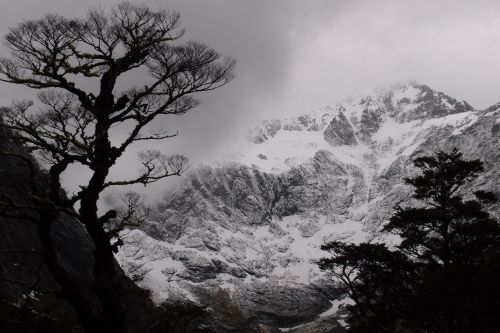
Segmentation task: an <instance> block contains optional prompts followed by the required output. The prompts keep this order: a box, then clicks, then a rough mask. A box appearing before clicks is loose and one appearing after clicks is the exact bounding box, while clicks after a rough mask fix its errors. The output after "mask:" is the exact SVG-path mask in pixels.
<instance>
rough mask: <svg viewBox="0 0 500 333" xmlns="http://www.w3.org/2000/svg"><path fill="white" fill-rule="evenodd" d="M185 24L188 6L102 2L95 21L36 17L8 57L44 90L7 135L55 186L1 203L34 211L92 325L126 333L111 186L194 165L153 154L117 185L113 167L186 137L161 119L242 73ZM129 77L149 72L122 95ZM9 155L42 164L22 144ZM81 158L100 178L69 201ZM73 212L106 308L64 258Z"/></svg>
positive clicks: (53, 260)
mask: <svg viewBox="0 0 500 333" xmlns="http://www.w3.org/2000/svg"><path fill="white" fill-rule="evenodd" d="M179 25H180V15H179V14H178V13H175V12H169V11H166V10H152V9H150V8H148V7H147V6H145V5H136V4H133V3H130V2H123V3H121V4H118V5H117V6H115V7H113V8H112V9H111V10H109V11H104V10H101V9H91V10H90V11H88V13H87V15H86V16H85V17H84V18H66V17H63V16H60V15H47V16H45V17H43V18H41V19H34V20H27V21H24V22H22V23H20V24H18V25H17V26H14V27H12V28H11V29H10V31H9V32H8V33H7V35H6V36H5V44H6V46H7V47H8V48H9V49H10V51H11V55H10V57H2V58H0V80H1V81H3V82H7V83H11V84H17V85H23V86H27V87H29V88H33V89H35V90H37V91H38V96H37V97H38V100H37V102H36V103H33V102H31V101H16V102H14V103H13V105H12V106H11V107H3V108H1V109H0V117H1V121H0V125H1V126H2V128H3V131H2V132H1V133H3V134H6V135H4V137H8V138H9V140H12V141H13V142H16V143H17V144H22V145H23V146H24V147H25V148H26V149H27V150H28V151H30V152H32V153H34V154H36V156H38V157H39V158H40V159H42V160H43V161H44V162H45V163H46V164H47V165H48V168H49V169H48V177H49V181H48V183H47V185H46V186H37V183H36V182H35V181H33V187H32V190H31V191H28V192H27V193H26V198H24V200H23V201H22V202H23V203H29V204H23V205H20V204H19V202H20V201H19V200H17V198H11V197H9V195H8V193H7V192H8V191H2V193H1V195H0V207H1V210H2V212H3V214H9V215H11V216H13V215H15V213H16V212H18V211H19V209H20V208H23V209H27V210H31V211H33V213H31V214H28V215H29V217H30V218H31V219H32V220H33V222H34V223H35V224H36V225H37V228H38V230H39V234H40V239H41V241H42V245H43V253H44V257H45V260H46V262H47V266H48V267H49V269H50V271H51V273H52V275H53V276H54V278H55V279H56V280H57V282H58V283H59V285H60V286H61V288H62V291H63V296H64V297H65V299H66V300H67V301H68V302H69V303H70V304H71V305H72V306H73V307H74V309H75V311H76V313H77V315H78V317H79V319H80V322H81V323H82V326H83V327H84V328H85V329H86V330H87V331H89V332H100V331H106V330H107V331H110V330H112V331H114V332H124V331H125V327H124V325H125V324H124V322H125V321H124V318H123V313H122V311H121V309H122V307H123V304H121V297H120V295H121V283H120V282H119V281H120V280H121V274H122V272H121V270H120V269H117V265H116V262H115V260H114V257H113V252H114V251H116V250H117V247H118V246H119V245H120V244H121V243H120V240H119V238H118V239H117V236H118V234H117V232H116V231H117V229H116V219H117V218H120V217H121V216H120V214H118V213H117V212H116V211H115V210H110V211H108V212H106V213H104V214H100V213H99V212H98V208H97V203H98V201H99V197H100V194H101V192H102V191H103V190H104V189H106V188H109V187H111V186H123V185H132V184H143V185H147V184H149V183H152V182H155V181H158V180H160V179H163V178H166V177H170V176H174V175H180V174H181V173H182V172H183V171H184V170H185V169H186V167H187V165H188V160H187V158H186V157H184V156H182V155H165V154H164V153H162V152H160V151H156V150H146V151H143V152H141V153H139V155H138V159H139V162H140V164H141V165H142V167H141V169H140V170H139V173H138V175H137V176H136V177H133V178H130V179H119V180H110V179H109V178H110V177H109V172H110V169H111V167H112V166H113V165H114V164H115V163H117V161H118V160H119V158H120V157H121V156H122V155H123V154H124V152H125V151H126V150H127V149H128V148H129V147H130V146H131V145H133V144H134V143H137V142H149V141H157V140H164V139H168V138H171V137H173V136H176V135H177V133H176V132H169V131H166V130H165V129H162V128H153V126H152V125H158V123H160V124H161V122H158V121H157V120H158V119H160V118H161V117H165V116H172V115H182V114H184V113H186V112H187V111H189V110H191V109H193V108H194V107H196V106H197V105H198V100H197V99H196V97H195V96H196V95H197V94H199V93H203V92H207V91H211V90H214V89H217V88H219V87H221V86H223V85H225V84H227V83H228V82H230V81H231V80H232V79H233V68H234V64H235V62H234V60H233V59H231V58H229V57H222V56H220V55H219V54H218V53H217V52H216V51H215V50H213V49H212V48H210V47H208V46H206V45H205V44H203V43H199V42H192V41H188V42H182V37H183V35H184V30H182V29H181V28H180V27H179ZM126 74H129V75H134V76H135V77H144V83H143V84H141V85H139V86H135V87H131V88H127V89H124V90H121V89H120V87H122V86H124V84H123V83H124V82H126ZM88 86H91V88H90V89H86V88H85V87H88ZM153 123H154V124H153ZM120 128H121V129H122V131H126V130H129V133H128V134H127V135H126V136H125V137H124V138H122V139H121V141H120V139H119V138H113V137H112V131H114V130H117V129H120ZM2 153H3V154H9V155H11V156H16V157H18V158H23V161H25V162H27V163H32V162H33V161H32V160H30V159H29V158H25V157H23V156H20V154H16V153H15V152H12V151H2ZM72 165H81V166H84V167H86V168H87V169H88V170H90V174H91V175H90V179H89V181H88V182H85V183H82V184H80V189H79V190H78V191H76V193H73V194H70V195H68V196H67V195H65V194H64V191H63V189H62V185H61V176H62V175H63V173H64V172H65V171H66V170H67V169H68V168H69V167H71V166H72ZM16 200H17V201H16ZM129 202H132V203H134V202H135V203H137V200H135V199H134V200H132V201H130V200H129ZM21 206H23V207H21ZM75 208H76V210H75ZM62 213H64V214H69V215H71V216H73V217H75V218H77V219H78V220H79V221H80V222H81V223H82V224H83V225H84V226H85V228H86V230H87V232H88V234H89V236H90V238H91V239H92V241H93V243H94V245H95V250H94V262H95V269H94V276H95V286H94V288H93V292H94V293H95V295H96V297H97V298H98V299H99V304H98V305H96V304H94V303H93V302H92V301H89V298H88V297H86V296H85V292H84V291H81V290H79V286H76V285H75V284H74V282H73V281H71V280H69V278H68V274H66V272H65V271H64V269H63V268H62V266H61V265H60V262H59V254H58V253H57V251H56V249H55V246H54V239H53V235H52V233H51V227H52V224H53V223H54V222H55V221H56V220H57V219H58V218H59V216H60V214H62ZM124 216H125V218H124V221H125V222H127V221H130V220H131V216H130V214H125V215H124ZM113 221H114V222H113ZM111 222H113V223H111ZM110 225H112V227H110ZM99 309H101V310H102V311H101V310H99Z"/></svg>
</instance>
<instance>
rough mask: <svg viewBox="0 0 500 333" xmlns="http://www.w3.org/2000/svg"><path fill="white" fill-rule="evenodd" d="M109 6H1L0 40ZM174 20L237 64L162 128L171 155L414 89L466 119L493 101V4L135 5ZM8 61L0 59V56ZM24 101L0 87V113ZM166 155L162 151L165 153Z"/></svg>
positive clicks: (94, 2) (60, 2)
mask: <svg viewBox="0 0 500 333" xmlns="http://www.w3.org/2000/svg"><path fill="white" fill-rule="evenodd" d="M118 2H119V1H115V0H101V1H99V0H86V1H81V0H0V3H1V5H2V6H1V8H2V10H1V12H0V33H1V35H4V34H5V32H6V31H7V29H8V27H9V26H12V25H15V24H16V23H18V22H20V21H22V20H24V19H28V18H37V17H40V16H41V15H44V14H47V13H57V14H62V15H66V16H82V15H84V14H85V12H86V10H87V9H88V8H89V7H92V6H101V7H103V8H109V7H110V6H112V4H115V3H118ZM132 2H138V3H145V4H147V5H149V6H151V7H153V8H158V7H163V8H166V9H172V10H176V11H179V12H180V13H181V16H182V25H183V26H184V27H185V28H186V30H187V34H186V37H185V39H186V40H189V39H194V40H199V41H203V42H205V43H207V44H208V45H209V46H211V47H213V48H215V49H216V50H218V51H219V52H221V53H222V54H226V55H230V56H232V57H234V58H235V59H236V60H237V61H238V64H237V69H236V75H237V76H236V79H235V80H234V81H233V82H232V83H230V84H229V85H227V86H225V87H223V88H221V89H219V90H216V91H214V92H211V93H210V94H207V95H205V96H203V98H202V100H203V103H202V104H201V106H200V107H198V108H197V109H196V110H193V111H191V113H190V114H188V115H185V116H183V117H182V119H179V120H178V121H176V122H174V123H169V124H173V125H172V126H175V127H178V128H180V129H181V131H180V134H181V135H180V136H179V138H177V139H176V140H174V142H171V143H166V144H165V147H167V148H166V149H167V150H169V151H173V150H178V151H182V152H185V153H186V154H187V155H190V156H191V157H192V158H194V159H195V160H196V159H205V158H209V157H210V156H211V155H212V154H213V152H214V151H216V150H220V149H223V147H224V145H225V143H227V142H228V141H231V140H233V138H234V137H235V136H238V135H240V134H241V133H244V132H245V131H246V128H247V127H248V126H249V124H251V123H255V122H256V121H257V120H258V119H263V118H272V117H282V116H292V115H297V114H300V113H305V112H307V111H309V110H312V109H316V108H319V107H322V106H325V105H327V104H330V103H332V102H335V101H338V100H341V99H344V98H346V97H349V96H352V95H358V94H360V93H363V92H365V91H368V90H370V89H372V88H376V87H384V86H388V85H391V84H393V83H395V82H398V81H403V80H409V79H411V80H415V81H417V82H420V83H424V84H427V85H429V86H431V87H432V88H434V89H436V90H440V91H443V92H446V93H447V94H449V95H451V96H452V97H455V98H457V99H464V100H467V101H468V102H469V103H470V104H471V105H473V106H474V107H475V108H478V109H479V108H485V107H487V106H489V105H491V104H494V103H496V102H498V101H500V89H499V87H500V64H499V59H500V1H497V0H491V1H481V0H474V1H466V0H449V1H446V0H443V1H439V0H429V1H424V0H419V1H414V0H393V1H385V0H365V1H356V0H349V1H348V0H343V1H335V0H324V1H322V0H307V1H306V0H252V1H249V0H172V1H170V0H145V1H132ZM0 51H1V54H2V55H7V54H6V53H7V52H6V50H5V48H0ZM16 97H17V98H21V97H26V92H25V91H23V90H19V89H17V88H13V87H10V86H8V85H7V84H4V83H0V104H2V105H8V104H9V103H10V100H11V99H12V98H16ZM169 144H170V145H169Z"/></svg>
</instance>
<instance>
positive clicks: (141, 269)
mask: <svg viewBox="0 0 500 333" xmlns="http://www.w3.org/2000/svg"><path fill="white" fill-rule="evenodd" d="M455 146H456V147H458V148H460V149H461V150H462V151H463V152H464V155H465V156H466V157H467V158H480V159H481V160H482V161H483V162H484V163H485V170H486V171H485V172H484V174H483V175H482V176H481V177H480V178H479V179H477V181H476V182H475V184H474V186H476V187H477V188H481V189H487V190H493V191H497V192H498V193H499V194H500V104H497V105H494V106H492V107H490V108H488V109H485V110H474V109H473V108H472V107H471V106H470V105H469V104H468V103H467V102H465V101H458V100H456V99H454V98H452V97H449V96H447V95H446V94H444V93H441V92H436V91H434V90H432V89H431V88H429V87H427V86H425V85H419V84H415V83H406V84H398V85H395V86H393V87H391V88H390V89H387V90H382V91H378V92H376V93H373V94H371V95H368V96H363V97H358V98H353V99H349V100H347V101H343V102H341V103H338V104H335V105H332V106H328V107H326V108H324V109H321V110H318V111H315V112H311V113H308V114H305V115H303V116H300V117H297V118H290V119H277V120H269V121H264V122H263V123H262V124H260V125H259V126H257V127H255V128H254V129H252V130H251V131H250V132H249V138H248V142H247V143H245V144H244V145H242V146H238V147H235V148H234V149H233V151H230V152H228V153H227V154H225V156H223V157H221V159H220V161H219V162H217V163H208V164H205V165H198V166H196V167H193V168H192V169H191V171H190V172H189V173H188V174H187V176H186V177H185V179H184V180H183V182H182V183H181V185H180V186H179V187H178V188H177V189H176V190H174V191H171V192H170V193H168V194H167V195H166V196H165V200H164V202H162V204H161V205H159V206H158V207H157V209H156V210H155V214H154V217H153V218H152V219H151V221H149V223H148V224H147V225H145V226H144V227H143V228H142V229H141V230H138V229H136V230H129V231H125V232H124V234H123V237H124V239H125V241H126V245H125V246H124V247H123V248H122V250H121V252H120V253H119V254H118V259H119V261H120V262H121V264H122V266H123V267H124V268H125V269H126V270H128V272H129V274H130V275H140V276H142V277H143V280H142V282H141V284H142V285H143V286H145V287H146V288H148V289H151V290H152V291H153V297H154V298H155V300H157V301H161V300H164V299H168V298H178V297H180V298H188V299H193V300H198V301H202V302H207V303H208V304H210V299H211V298H210V297H207V295H215V292H214V291H215V290H218V289H220V288H223V289H226V290H227V291H228V292H229V293H230V295H231V298H232V299H233V300H234V302H235V304H237V305H238V306H239V307H240V308H241V310H242V312H243V314H244V316H245V317H247V318H249V319H250V320H252V321H253V322H255V323H265V324H272V325H274V326H276V327H292V326H294V325H298V324H300V323H304V322H308V321H314V320H315V319H317V318H326V317H328V315H330V314H332V313H335V312H336V309H337V308H338V305H339V300H336V299H337V298H339V297H340V298H341V297H342V296H341V295H340V294H339V292H338V290H337V289H336V288H335V284H332V282H331V279H329V278H328V277H327V276H325V274H324V273H323V272H321V271H319V270H318V268H317V266H316V264H315V260H317V259H318V258H320V257H322V256H324V255H325V253H323V252H322V251H321V250H320V249H319V247H320V245H321V244H323V243H325V242H327V241H331V240H339V239H341V240H346V241H352V242H361V241H376V240H383V241H385V242H388V243H393V242H397V239H394V237H391V236H390V235H387V234H383V233H381V225H382V224H383V223H384V222H386V221H387V220H388V218H389V217H390V216H391V214H392V210H393V208H394V207H395V206H396V205H398V204H404V203H405V202H408V201H409V200H411V189H410V188H408V187H407V186H405V185H404V184H403V181H402V179H403V178H404V177H407V176H408V175H411V174H412V173H413V172H415V170H414V169H413V167H412V165H411V162H410V160H411V158H412V157H414V156H417V155H421V154H430V153H432V152H434V151H436V150H438V149H445V150H446V149H450V148H451V147H455ZM496 212H497V213H498V212H499V209H498V207H497V209H496ZM322 313H323V316H321V314H322Z"/></svg>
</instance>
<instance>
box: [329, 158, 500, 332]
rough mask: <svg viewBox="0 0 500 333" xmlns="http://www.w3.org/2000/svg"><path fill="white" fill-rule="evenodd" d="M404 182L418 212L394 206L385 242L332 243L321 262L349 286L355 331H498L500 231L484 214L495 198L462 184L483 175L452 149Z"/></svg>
mask: <svg viewBox="0 0 500 333" xmlns="http://www.w3.org/2000/svg"><path fill="white" fill-rule="evenodd" d="M414 165H415V166H416V167H417V168H419V169H420V171H421V174H420V175H417V176H415V177H413V178H407V179H405V181H406V183H407V184H410V185H412V186H413V187H414V188H415V193H414V198H415V199H416V200H417V201H419V202H420V205H418V206H415V207H407V208H401V207H397V208H396V212H395V214H394V215H393V217H392V218H391V219H390V221H389V223H388V224H387V225H386V226H385V230H386V231H389V232H392V233H394V234H396V235H399V236H400V237H401V239H402V241H401V243H400V245H399V246H398V247H397V249H396V250H394V251H390V250H389V249H387V248H386V247H385V246H384V245H382V244H367V243H363V244H359V245H354V244H343V243H339V242H334V243H329V244H326V245H324V246H323V249H325V250H328V251H330V252H331V253H332V254H333V257H331V258H324V259H322V260H321V261H320V267H321V268H322V269H326V270H329V271H331V272H332V273H333V275H334V276H336V277H337V278H339V279H340V280H341V281H342V283H343V284H344V285H345V286H346V287H347V292H348V294H349V296H350V297H351V298H352V299H353V301H354V302H355V305H353V306H351V307H350V308H349V313H350V316H349V323H350V324H351V331H353V332H436V333H438V332H439V333H442V332H464V333H465V332H500V318H499V316H498V311H499V309H500V283H498V281H500V227H499V225H498V223H497V221H495V220H494V219H493V218H491V217H490V215H489V214H488V212H487V211H486V210H485V208H484V207H485V205H488V204H491V203H493V202H495V201H496V198H495V196H494V195H493V194H492V193H490V192H485V191H475V192H473V193H468V192H467V191H466V190H465V188H464V186H463V185H465V184H466V183H467V182H469V181H471V180H473V179H474V178H476V177H477V176H478V175H479V174H480V172H482V171H483V167H482V163H481V162H480V161H479V160H464V159H463V158H462V154H461V153H460V152H459V151H458V150H457V149H454V150H452V151H451V152H450V153H446V152H442V151H441V152H438V153H436V154H435V155H433V156H424V157H419V158H417V159H415V160H414Z"/></svg>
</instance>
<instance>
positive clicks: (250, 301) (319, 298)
mask: <svg viewBox="0 0 500 333" xmlns="http://www.w3.org/2000/svg"><path fill="white" fill-rule="evenodd" d="M237 299H238V300H239V302H240V307H241V308H242V309H244V312H245V314H246V315H247V316H248V317H249V318H251V320H252V322H255V323H263V324H268V325H269V324H272V325H275V326H276V327H291V326H295V325H296V324H298V323H301V322H307V321H312V320H314V319H315V318H316V316H317V314H318V313H321V312H323V311H325V310H327V309H328V308H329V307H330V301H329V299H328V297H327V296H325V295H324V294H323V293H321V292H320V291H318V290H316V289H315V288H313V287H311V286H308V285H287V286H283V285H279V284H277V283H273V282H266V283H262V282H260V283H259V282H255V283H252V284H250V285H248V286H247V287H246V288H245V289H241V290H240V291H239V295H237Z"/></svg>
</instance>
